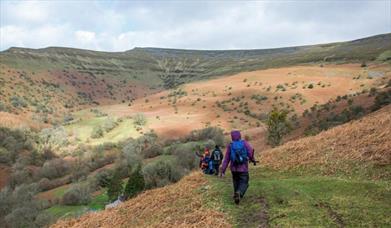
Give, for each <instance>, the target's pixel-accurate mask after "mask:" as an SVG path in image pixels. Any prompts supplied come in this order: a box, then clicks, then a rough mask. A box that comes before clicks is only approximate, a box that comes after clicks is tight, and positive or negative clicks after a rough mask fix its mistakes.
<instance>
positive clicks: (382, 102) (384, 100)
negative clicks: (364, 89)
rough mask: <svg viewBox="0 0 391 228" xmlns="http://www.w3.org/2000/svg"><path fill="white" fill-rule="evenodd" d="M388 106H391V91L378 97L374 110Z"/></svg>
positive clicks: (381, 93)
mask: <svg viewBox="0 0 391 228" xmlns="http://www.w3.org/2000/svg"><path fill="white" fill-rule="evenodd" d="M388 104H391V89H390V90H388V91H386V92H380V93H378V94H377V95H376V97H375V103H374V104H373V106H372V110H373V111H375V110H378V109H380V108H381V107H383V106H386V105H388Z"/></svg>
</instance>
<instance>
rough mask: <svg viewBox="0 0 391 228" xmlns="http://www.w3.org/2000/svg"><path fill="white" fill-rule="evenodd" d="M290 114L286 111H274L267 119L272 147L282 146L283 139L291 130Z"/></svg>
mask: <svg viewBox="0 0 391 228" xmlns="http://www.w3.org/2000/svg"><path fill="white" fill-rule="evenodd" d="M287 115H288V112H287V111H285V110H281V111H280V110H277V109H274V110H272V111H271V112H270V113H269V115H268V119H267V126H268V134H267V140H268V143H269V144H270V145H272V146H277V145H280V144H281V141H282V137H283V136H284V135H285V134H287V133H288V132H289V130H290V129H291V126H290V123H289V122H288V120H287Z"/></svg>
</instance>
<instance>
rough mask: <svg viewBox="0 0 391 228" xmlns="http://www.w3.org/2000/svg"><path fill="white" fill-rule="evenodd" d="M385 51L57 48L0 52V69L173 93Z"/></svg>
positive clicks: (388, 37)
mask: <svg viewBox="0 0 391 228" xmlns="http://www.w3.org/2000/svg"><path fill="white" fill-rule="evenodd" d="M387 50H391V33H388V34H383V35H377V36H372V37H368V38H364V39H358V40H353V41H348V42H339V43H330V44H319V45H309V46H297V47H286V48H274V49H254V50H182V49H164V48H134V49H132V50H129V51H125V52H97V51H90V50H81V49H73V48H61V47H49V48H43V49H26V48H10V49H8V50H6V51H3V52H1V53H0V58H1V63H2V64H5V65H8V66H10V67H13V68H15V69H35V70H43V69H46V68H47V69H74V70H77V71H78V72H81V73H90V74H94V75H97V76H99V75H102V74H105V77H107V76H111V77H114V76H123V77H124V78H129V79H131V78H132V77H139V78H138V79H139V80H140V81H143V82H146V83H147V84H148V85H149V86H151V87H165V88H171V87H173V86H176V85H178V84H181V83H185V82H189V81H195V80H201V79H207V78H209V77H212V76H219V75H226V74H233V73H238V72H243V71H251V70H256V69H264V68H270V67H281V66H289V65H295V64H303V63H313V62H336V61H341V62H357V61H372V60H376V58H377V57H378V56H379V55H380V54H382V53H383V52H385V51H387ZM151 79H153V80H151Z"/></svg>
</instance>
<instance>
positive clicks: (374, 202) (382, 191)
mask: <svg viewBox="0 0 391 228" xmlns="http://www.w3.org/2000/svg"><path fill="white" fill-rule="evenodd" d="M209 181H210V183H211V185H212V191H211V193H210V194H212V196H213V197H212V199H215V200H214V201H212V202H209V204H210V205H211V206H213V207H216V206H217V207H220V208H221V210H222V211H224V212H226V213H227V214H228V215H229V217H230V219H231V220H232V223H233V224H234V225H235V226H237V227H257V226H258V225H259V221H260V213H261V211H267V213H268V218H269V219H268V221H269V225H270V226H271V227H302V226H312V227H314V226H321V227H335V226H339V225H344V226H349V227H358V226H370V227H385V226H387V225H388V224H390V223H391V217H390V216H389V212H390V211H391V184H390V183H389V182H387V181H372V180H365V179H361V180H359V179H350V178H341V177H327V176H317V175H300V176H299V175H296V173H290V172H284V173H283V172H278V171H273V170H268V169H266V168H260V167H257V168H254V169H252V170H251V171H250V187H249V189H248V191H247V193H246V196H245V198H244V199H243V201H242V202H241V204H240V205H239V206H236V205H235V204H234V203H233V200H232V191H233V190H232V183H231V176H230V175H227V176H226V177H225V178H224V179H216V178H214V177H210V178H209ZM262 197H264V198H265V199H266V201H267V204H268V208H266V207H265V206H264V205H263V204H261V202H260V201H261V198H262ZM208 198H211V197H208Z"/></svg>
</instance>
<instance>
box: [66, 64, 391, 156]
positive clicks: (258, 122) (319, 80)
mask: <svg viewBox="0 0 391 228" xmlns="http://www.w3.org/2000/svg"><path fill="white" fill-rule="evenodd" d="M371 75H378V76H377V77H372V76H371ZM388 80H391V68H390V67H389V65H388V64H370V65H368V66H367V67H361V66H360V65H359V64H340V65H334V64H330V65H325V66H323V67H321V66H319V65H316V66H293V67H282V68H276V69H267V70H258V71H252V72H243V73H239V74H235V75H232V76H227V77H221V78H217V79H211V80H207V81H201V82H192V83H187V84H185V85H183V86H180V87H179V88H178V89H175V90H165V91H162V92H159V93H156V94H151V95H149V96H146V97H145V98H140V99H136V100H135V101H133V102H132V104H131V105H130V106H129V105H128V104H115V105H102V106H100V107H97V109H98V110H99V111H101V112H102V113H106V114H108V115H109V116H113V117H116V118H127V117H131V116H133V115H134V113H143V114H144V115H145V117H146V120H147V124H146V126H145V127H144V128H145V129H144V131H146V130H147V129H153V130H154V131H155V132H156V133H157V134H159V135H160V136H162V137H166V138H176V137H181V136H183V135H185V134H188V133H189V132H190V131H191V130H194V129H199V128H203V127H205V126H219V127H221V128H223V129H225V130H226V131H229V130H230V129H233V128H240V129H241V130H244V131H246V134H248V135H249V136H251V137H257V138H260V141H262V140H263V138H264V137H263V136H264V134H265V129H266V127H265V126H266V125H265V124H264V121H265V118H266V116H267V113H268V112H269V111H270V110H272V109H273V107H277V108H279V109H287V110H290V117H291V118H296V119H292V121H293V122H295V123H297V124H298V125H297V126H296V127H298V128H301V129H302V131H301V133H302V132H303V131H304V129H305V127H306V120H305V119H303V117H302V116H303V113H304V112H308V111H310V110H312V109H311V108H313V107H314V106H319V107H320V106H322V105H323V104H326V103H328V102H330V101H333V100H335V99H336V98H337V97H338V96H340V97H345V96H346V100H347V99H353V100H354V102H353V105H359V106H363V107H368V106H370V105H372V103H373V99H374V96H372V97H368V91H369V90H370V89H371V88H382V87H384V85H385V84H386V83H387V82H388ZM310 85H312V87H311V86H310ZM309 87H311V88H309ZM378 90H380V89H378ZM363 91H367V92H364V93H363V94H362V95H360V96H359V94H361V93H362V92H363ZM343 101H345V100H344V99H343ZM363 102H364V103H363ZM340 103H341V105H340V106H341V107H338V108H337V107H335V109H333V108H331V109H330V112H333V111H334V112H336V113H338V112H341V111H342V110H343V107H346V106H348V104H347V102H346V101H345V102H340ZM330 106H331V107H334V106H332V105H330ZM339 109H340V110H339ZM79 116H81V117H80V118H81V121H79V122H76V123H74V124H71V125H69V126H67V128H68V129H70V133H74V134H75V135H80V136H83V135H87V136H88V134H85V133H84V132H85V131H91V130H92V126H91V125H90V124H89V122H92V121H99V118H100V117H94V116H93V115H92V116H91V112H90V110H89V109H85V110H83V111H81V112H79V113H75V117H76V118H78V117H79ZM125 125H126V123H122V124H121V125H120V126H119V128H121V126H125ZM117 133H118V134H121V133H119V132H117ZM122 134H123V135H127V136H133V137H137V135H138V134H137V132H133V133H132V132H131V131H130V130H128V131H127V132H126V134H124V133H122ZM124 137H125V136H124ZM119 138H120V137H119ZM82 139H83V140H86V137H85V136H83V137H82ZM106 139H107V140H109V141H113V139H112V138H111V137H107V138H106ZM90 142H91V143H94V142H95V141H94V140H91V141H90ZM258 146H259V149H260V150H261V149H263V148H264V147H265V146H266V144H265V142H262V143H259V144H258Z"/></svg>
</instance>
